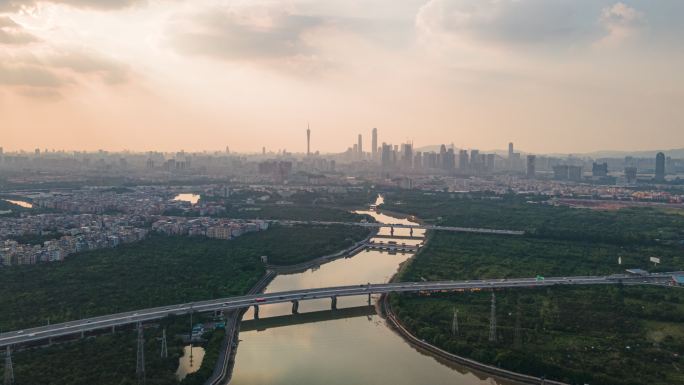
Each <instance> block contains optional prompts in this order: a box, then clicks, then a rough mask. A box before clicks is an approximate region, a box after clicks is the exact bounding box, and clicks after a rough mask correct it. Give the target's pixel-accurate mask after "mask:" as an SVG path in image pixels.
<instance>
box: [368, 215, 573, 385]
mask: <svg viewBox="0 0 684 385" xmlns="http://www.w3.org/2000/svg"><path fill="white" fill-rule="evenodd" d="M412 220H413V219H412ZM433 236H434V232H433V231H428V232H427V233H426V234H425V240H424V242H423V245H424V247H422V248H421V249H420V250H419V251H418V252H417V253H415V254H414V255H413V256H412V257H411V258H409V259H408V260H406V261H405V262H404V263H402V264H401V266H400V267H399V270H397V272H396V274H394V276H392V278H391V279H390V282H395V281H396V280H397V277H399V276H400V275H401V273H402V272H403V271H405V270H406V269H407V268H408V266H409V265H410V264H411V263H412V262H413V261H414V260H415V259H416V258H418V257H419V256H420V254H421V253H422V252H423V251H424V250H426V247H425V246H427V245H428V243H429V242H430V240H432V238H433ZM377 308H378V314H380V315H381V316H383V317H385V320H386V321H387V324H388V325H389V326H390V327H391V328H392V329H393V330H394V331H396V332H397V333H398V334H399V335H401V336H402V337H403V338H404V340H405V341H406V342H408V343H409V344H411V345H412V346H413V347H415V348H417V349H419V350H420V351H422V352H425V353H426V354H428V355H431V356H433V357H435V358H436V359H438V360H439V359H441V360H446V361H447V362H450V363H453V364H456V365H461V366H463V367H467V368H471V369H473V370H476V371H478V372H480V373H483V374H486V375H491V376H494V377H496V378H500V379H504V380H508V381H515V382H516V383H519V384H525V385H527V384H551V385H567V384H565V383H563V382H557V381H551V380H545V379H542V378H539V377H534V376H528V375H525V374H520V373H516V372H512V371H509V370H506V369H501V368H498V367H496V366H491V365H486V364H483V363H481V362H478V361H475V360H471V359H469V358H465V357H462V356H458V355H456V354H452V353H449V352H447V351H445V350H442V349H440V348H438V347H436V346H434V345H432V344H429V343H427V342H425V341H424V340H422V339H420V338H418V337H417V336H415V335H413V334H412V333H411V332H410V331H408V329H406V327H404V325H403V324H402V323H401V321H400V320H399V318H398V317H397V315H396V314H395V313H394V312H393V311H392V306H391V305H390V304H389V295H387V294H383V295H382V296H380V300H379V301H378V305H377Z"/></svg>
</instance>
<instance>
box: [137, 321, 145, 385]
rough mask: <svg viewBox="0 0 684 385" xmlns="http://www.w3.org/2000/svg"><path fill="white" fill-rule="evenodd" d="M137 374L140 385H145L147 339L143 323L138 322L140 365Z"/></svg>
mask: <svg viewBox="0 0 684 385" xmlns="http://www.w3.org/2000/svg"><path fill="white" fill-rule="evenodd" d="M135 374H136V376H137V378H138V385H145V337H144V335H143V327H142V323H141V322H138V363H137V365H136V368H135Z"/></svg>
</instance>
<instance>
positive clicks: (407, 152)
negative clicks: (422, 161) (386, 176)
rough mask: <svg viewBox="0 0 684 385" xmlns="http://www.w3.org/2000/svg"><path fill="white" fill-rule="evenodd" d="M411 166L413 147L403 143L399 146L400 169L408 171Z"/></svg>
mask: <svg viewBox="0 0 684 385" xmlns="http://www.w3.org/2000/svg"><path fill="white" fill-rule="evenodd" d="M412 165H413V145H412V144H411V143H404V144H402V145H401V167H402V168H404V169H406V170H410V169H411V166H412Z"/></svg>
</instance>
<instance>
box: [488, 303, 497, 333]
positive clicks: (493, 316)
mask: <svg viewBox="0 0 684 385" xmlns="http://www.w3.org/2000/svg"><path fill="white" fill-rule="evenodd" d="M489 342H496V295H495V294H494V292H493V291H492V308H491V314H490V316H489Z"/></svg>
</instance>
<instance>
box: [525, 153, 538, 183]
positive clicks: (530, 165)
mask: <svg viewBox="0 0 684 385" xmlns="http://www.w3.org/2000/svg"><path fill="white" fill-rule="evenodd" d="M536 163H537V157H536V156H534V155H528V156H527V177H528V178H530V179H534V176H535V173H536Z"/></svg>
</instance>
